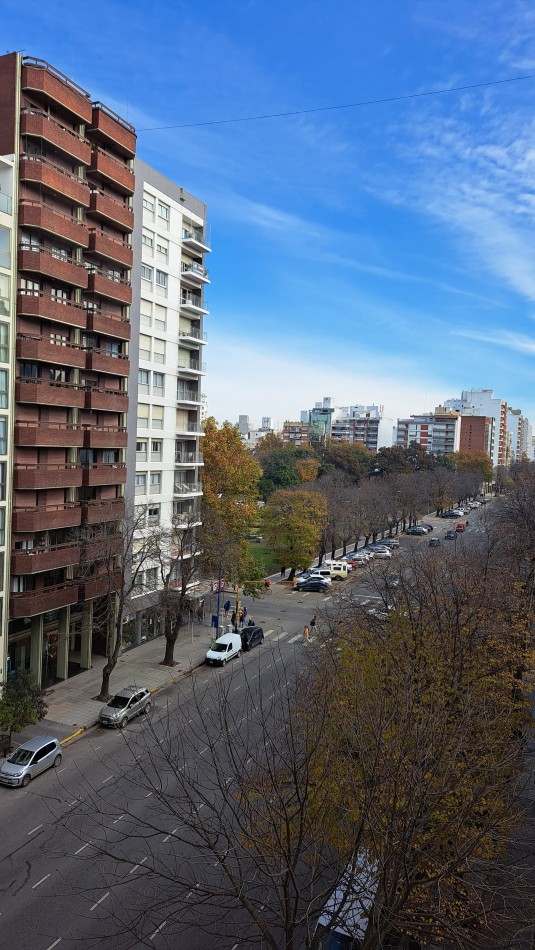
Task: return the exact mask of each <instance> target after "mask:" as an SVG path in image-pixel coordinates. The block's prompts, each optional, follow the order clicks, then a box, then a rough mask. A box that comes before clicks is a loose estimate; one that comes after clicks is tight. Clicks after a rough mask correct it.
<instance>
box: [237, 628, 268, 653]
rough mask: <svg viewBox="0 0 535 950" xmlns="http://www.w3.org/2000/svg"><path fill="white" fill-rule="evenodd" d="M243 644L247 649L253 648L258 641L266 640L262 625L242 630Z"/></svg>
mask: <svg viewBox="0 0 535 950" xmlns="http://www.w3.org/2000/svg"><path fill="white" fill-rule="evenodd" d="M240 633H241V645H242V647H243V649H244V650H245V651H247V650H252V648H253V647H255V646H256V645H257V644H258V643H263V642H264V631H263V629H262V627H244V628H243V630H240Z"/></svg>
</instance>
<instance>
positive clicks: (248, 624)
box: [247, 617, 256, 627]
mask: <svg viewBox="0 0 535 950" xmlns="http://www.w3.org/2000/svg"><path fill="white" fill-rule="evenodd" d="M247 626H248V627H255V626H256V624H255V622H254V620H253V618H252V617H250V618H249V621H248V623H247Z"/></svg>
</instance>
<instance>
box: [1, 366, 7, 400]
mask: <svg viewBox="0 0 535 950" xmlns="http://www.w3.org/2000/svg"><path fill="white" fill-rule="evenodd" d="M7 384H8V375H7V369H0V409H7V402H8V393H7Z"/></svg>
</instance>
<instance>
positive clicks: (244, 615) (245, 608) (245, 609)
mask: <svg viewBox="0 0 535 950" xmlns="http://www.w3.org/2000/svg"><path fill="white" fill-rule="evenodd" d="M243 620H244V622H245V621H246V620H247V607H244V608H243Z"/></svg>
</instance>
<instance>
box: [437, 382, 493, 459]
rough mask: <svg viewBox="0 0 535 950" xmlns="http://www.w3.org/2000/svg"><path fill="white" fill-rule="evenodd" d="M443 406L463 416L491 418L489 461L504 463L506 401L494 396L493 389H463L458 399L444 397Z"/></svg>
mask: <svg viewBox="0 0 535 950" xmlns="http://www.w3.org/2000/svg"><path fill="white" fill-rule="evenodd" d="M444 406H446V407H447V408H450V409H453V410H454V411H455V412H460V413H461V415H463V416H487V417H488V418H489V419H492V420H493V425H492V433H491V456H490V457H491V461H492V464H493V466H496V465H505V464H506V442H507V403H506V402H505V401H504V400H503V399H499V398H498V397H495V396H494V390H493V389H463V391H462V393H461V398H460V399H457V398H454V399H446V401H445V402H444Z"/></svg>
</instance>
